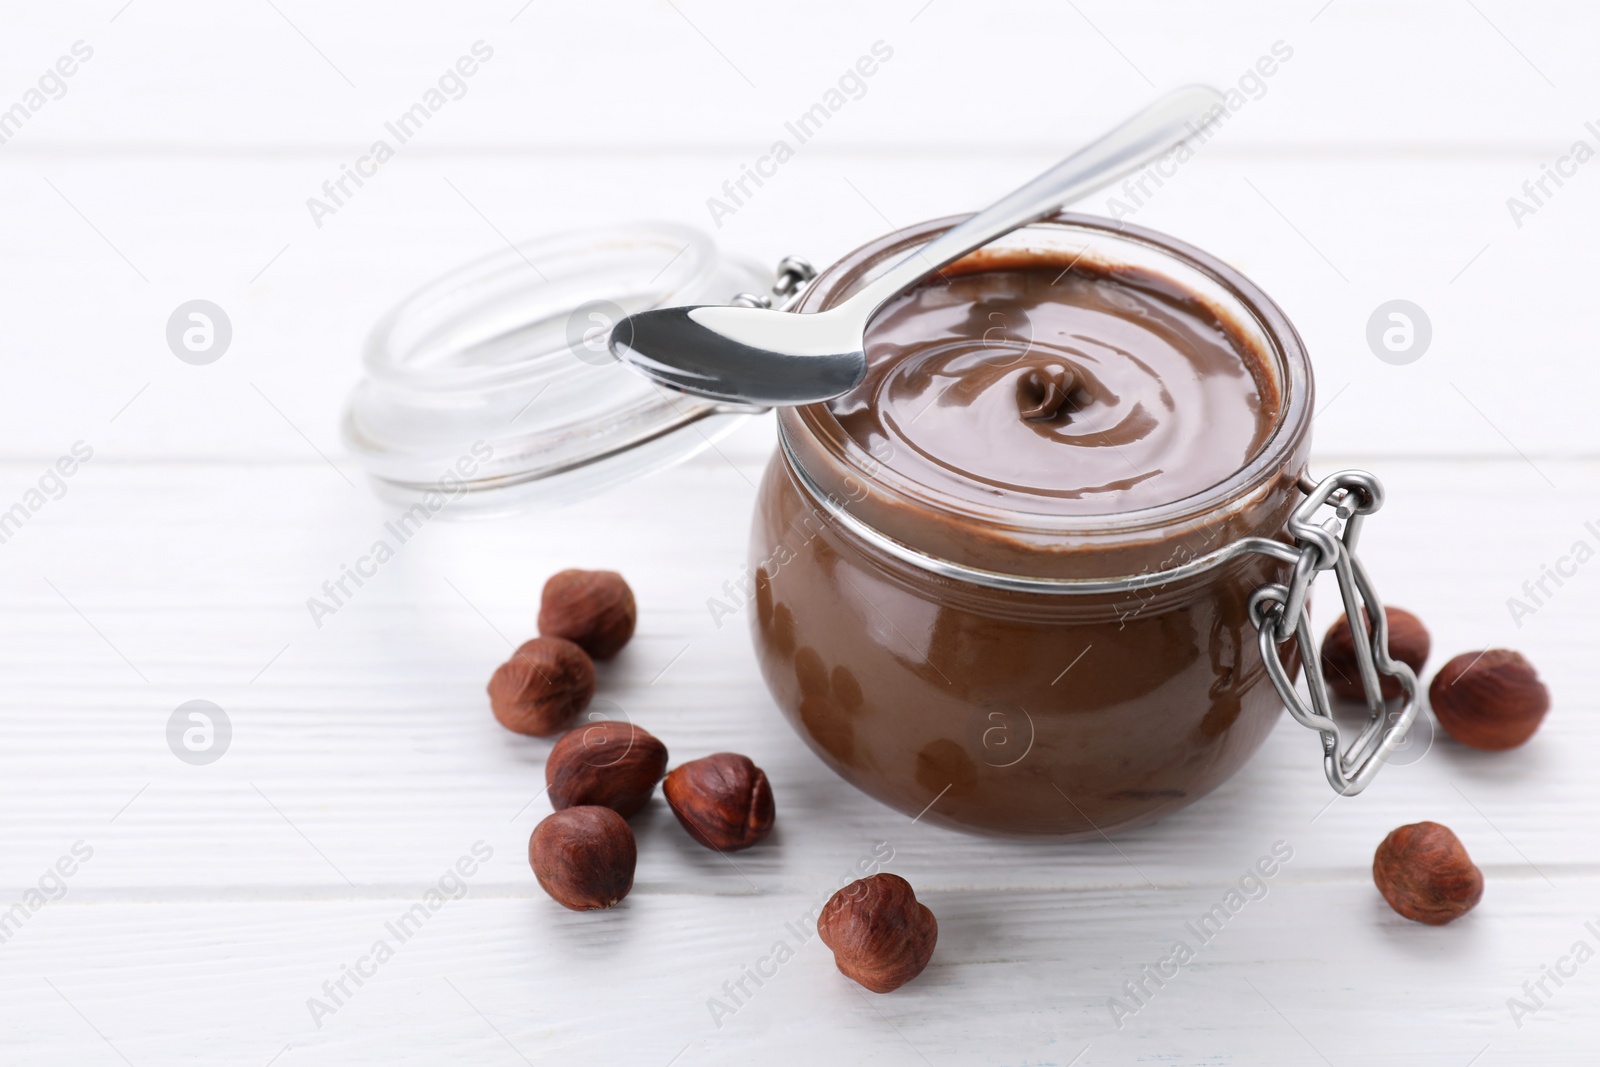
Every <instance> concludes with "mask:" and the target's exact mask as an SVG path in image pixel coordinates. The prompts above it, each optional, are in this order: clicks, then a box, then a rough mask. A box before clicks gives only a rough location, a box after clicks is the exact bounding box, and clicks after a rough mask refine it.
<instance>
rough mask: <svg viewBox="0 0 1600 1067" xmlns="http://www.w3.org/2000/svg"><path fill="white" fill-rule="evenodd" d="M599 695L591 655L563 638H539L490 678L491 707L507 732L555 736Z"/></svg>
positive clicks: (530, 642) (570, 723) (506, 662)
mask: <svg viewBox="0 0 1600 1067" xmlns="http://www.w3.org/2000/svg"><path fill="white" fill-rule="evenodd" d="M593 697H594V663H593V662H592V661H591V660H590V659H589V654H588V653H587V652H585V651H584V650H583V649H581V648H579V647H578V646H577V645H575V644H573V643H572V642H571V641H565V640H562V639H561V638H559V637H535V638H534V639H533V640H532V641H526V642H524V643H523V645H522V647H521V648H519V649H517V650H516V651H515V652H513V653H512V654H511V658H510V659H508V660H506V661H505V662H504V663H502V664H501V665H500V666H499V667H498V668H497V669H496V670H495V672H494V676H493V677H491V678H490V679H489V707H490V708H491V709H492V710H493V711H494V717H495V718H496V719H498V720H500V725H501V726H504V727H505V728H506V729H507V730H511V731H513V732H515V733H519V734H528V735H530V736H532V737H550V736H552V735H554V734H558V733H560V732H561V731H562V730H565V729H566V728H567V727H569V726H571V725H572V723H573V721H574V720H575V719H577V717H578V715H579V714H580V713H581V712H582V711H583V709H584V708H586V707H588V706H589V701H590V700H591V699H593Z"/></svg>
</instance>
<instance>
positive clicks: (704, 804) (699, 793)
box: [661, 752, 776, 852]
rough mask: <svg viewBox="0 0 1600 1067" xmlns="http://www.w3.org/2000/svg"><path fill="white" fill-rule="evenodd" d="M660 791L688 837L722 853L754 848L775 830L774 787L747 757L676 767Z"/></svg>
mask: <svg viewBox="0 0 1600 1067" xmlns="http://www.w3.org/2000/svg"><path fill="white" fill-rule="evenodd" d="M661 792H662V794H663V795H664V796H665V797H666V798H667V803H668V804H669V805H670V806H671V807H672V814H674V815H676V816H677V817H678V821H679V822H680V823H682V824H683V828H684V829H685V830H687V831H689V836H690V837H692V838H694V839H695V840H696V841H698V842H700V843H701V844H702V845H704V846H706V847H707V848H714V849H716V850H717V851H718V852H738V851H739V850H741V849H746V848H749V847H750V846H751V845H754V844H755V843H756V842H758V841H760V840H761V839H762V838H764V837H766V836H767V835H768V834H769V833H771V832H772V823H773V820H774V819H775V818H776V811H775V809H774V807H773V803H772V787H771V786H769V785H768V784H767V776H766V773H765V772H763V771H762V770H761V768H760V767H757V766H756V765H755V764H754V763H751V762H750V759H749V757H747V756H740V755H737V754H735V753H732V752H718V753H717V754H716V755H713V756H704V757H702V758H700V759H697V760H690V761H689V762H688V763H685V764H682V765H681V766H678V767H675V768H673V771H672V773H671V774H669V775H667V778H666V781H664V782H662V783H661Z"/></svg>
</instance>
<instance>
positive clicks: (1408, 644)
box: [1322, 608, 1550, 926]
mask: <svg viewBox="0 0 1600 1067" xmlns="http://www.w3.org/2000/svg"><path fill="white" fill-rule="evenodd" d="M1384 618H1385V620H1386V622H1387V630H1388V638H1389V644H1388V647H1389V655H1390V657H1391V658H1393V659H1396V660H1399V661H1400V662H1402V663H1404V664H1406V665H1407V666H1408V667H1410V668H1411V669H1412V670H1413V671H1416V672H1417V673H1418V674H1419V675H1420V674H1421V672H1422V666H1423V664H1424V663H1426V662H1427V660H1428V653H1429V652H1431V651H1432V647H1433V641H1432V638H1431V637H1430V636H1429V634H1428V630H1427V627H1425V626H1423V625H1422V620H1421V619H1419V618H1417V617H1416V616H1415V615H1413V614H1412V613H1411V612H1409V611H1404V610H1401V609H1400V608H1385V609H1384ZM1362 621H1363V622H1366V621H1367V620H1366V619H1363V620H1362ZM1322 673H1323V677H1324V679H1326V681H1327V683H1328V688H1329V689H1330V690H1332V691H1333V693H1334V695H1335V696H1338V697H1340V698H1342V699H1345V700H1353V701H1362V702H1364V701H1365V700H1366V695H1365V693H1364V692H1363V689H1362V685H1361V677H1360V673H1359V668H1358V667H1357V665H1356V651H1355V637H1354V634H1352V633H1351V630H1350V620H1349V619H1348V618H1347V617H1341V618H1340V619H1339V621H1338V622H1336V623H1334V625H1333V628H1332V629H1330V630H1329V631H1328V635H1327V637H1325V638H1324V639H1323V642H1322ZM1381 681H1382V693H1383V696H1384V697H1385V698H1394V697H1398V696H1400V695H1401V689H1400V685H1399V683H1398V682H1396V681H1395V680H1394V679H1393V678H1390V677H1388V676H1384V677H1383V678H1382V679H1381ZM1428 703H1429V704H1430V705H1431V706H1432V708H1433V717H1434V720H1435V721H1436V722H1438V724H1439V728H1440V729H1441V730H1443V731H1444V732H1445V733H1446V734H1447V735H1449V736H1450V737H1452V738H1454V739H1455V740H1456V741H1459V742H1460V743H1461V744H1463V745H1466V746H1468V747H1469V748H1476V749H1481V750H1483V751H1488V752H1501V751H1504V750H1506V749H1511V748H1516V747H1517V746H1518V745H1521V744H1523V743H1525V742H1526V741H1527V740H1528V739H1529V738H1530V737H1532V736H1533V735H1534V733H1535V732H1536V731H1537V730H1538V729H1539V725H1540V723H1542V722H1543V721H1544V717H1545V713H1546V712H1548V711H1549V710H1550V692H1549V690H1547V689H1546V688H1545V686H1544V683H1543V682H1541V681H1540V680H1539V676H1538V674H1537V673H1536V672H1535V671H1534V669H1533V665H1532V664H1530V663H1529V662H1528V661H1527V659H1525V658H1524V657H1523V656H1522V655H1521V654H1519V653H1517V652H1512V651H1510V650H1508V649H1503V648H1491V649H1487V650H1484V651H1481V652H1463V653H1462V654H1461V655H1459V656H1456V657H1455V658H1453V659H1451V660H1450V661H1449V662H1448V663H1446V664H1445V665H1444V666H1443V667H1441V668H1439V672H1438V673H1437V674H1435V675H1434V676H1433V681H1432V683H1431V684H1430V685H1429V686H1428ZM1372 878H1373V881H1374V882H1376V883H1377V886H1378V891H1379V892H1381V893H1382V894H1383V897H1384V899H1385V900H1387V901H1388V902H1389V906H1390V907H1392V908H1394V910H1395V911H1397V912H1399V913H1400V914H1401V915H1403V916H1405V917H1406V918H1407V919H1412V920H1414V921H1416V922H1420V923H1427V924H1429V925H1432V926H1442V925H1444V924H1445V923H1447V922H1450V921H1452V920H1454V919H1458V918H1460V917H1461V916H1463V915H1465V914H1466V913H1467V912H1469V911H1471V910H1472V909H1473V908H1474V907H1476V906H1477V904H1478V901H1479V900H1481V899H1482V898H1483V872H1482V871H1480V870H1478V868H1477V866H1476V865H1475V864H1474V863H1473V862H1472V859H1471V857H1470V856H1468V855H1467V850H1466V847H1465V846H1464V845H1462V843H1461V840H1460V839H1459V838H1458V837H1456V835H1455V834H1454V833H1453V832H1451V830H1450V829H1449V827H1446V826H1441V825H1440V824H1438V823H1436V822H1419V823H1412V824H1410V825H1408V826H1402V827H1400V828H1399V829H1397V830H1395V831H1394V832H1393V833H1391V834H1389V836H1388V837H1386V838H1384V839H1383V843H1382V844H1381V845H1379V846H1378V851H1377V854H1376V855H1375V856H1374V857H1373V860H1372Z"/></svg>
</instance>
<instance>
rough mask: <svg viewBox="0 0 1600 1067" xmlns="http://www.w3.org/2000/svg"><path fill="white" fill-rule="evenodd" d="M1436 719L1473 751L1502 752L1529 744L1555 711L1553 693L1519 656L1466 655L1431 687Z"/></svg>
mask: <svg viewBox="0 0 1600 1067" xmlns="http://www.w3.org/2000/svg"><path fill="white" fill-rule="evenodd" d="M1428 701H1429V703H1430V704H1432V705H1433V717H1434V718H1435V719H1437V720H1438V721H1439V726H1440V727H1441V728H1442V729H1443V730H1444V732H1445V733H1447V734H1449V735H1450V736H1451V737H1453V738H1455V739H1456V740H1457V741H1460V742H1461V743H1462V744H1463V745H1466V746H1468V747H1469V748H1479V749H1483V750H1485V751H1488V752H1500V751H1503V750H1505V749H1508V748H1516V747H1517V746H1518V745H1520V744H1522V743H1523V742H1525V741H1527V740H1528V738H1530V737H1532V736H1533V735H1534V734H1535V733H1536V732H1537V731H1538V729H1539V725H1540V724H1541V723H1543V722H1544V716H1545V713H1546V712H1548V711H1549V710H1550V691H1549V690H1548V689H1546V688H1545V687H1544V683H1543V682H1541V681H1539V675H1538V673H1537V672H1536V671H1534V669H1533V664H1531V663H1529V662H1528V661H1527V660H1526V659H1524V658H1523V657H1522V656H1521V655H1520V654H1519V653H1516V652H1512V651H1510V650H1508V649H1504V648H1491V649H1490V650H1489V651H1487V652H1483V653H1478V652H1463V653H1462V654H1461V655H1459V656H1457V657H1456V658H1455V659H1453V660H1451V661H1450V662H1449V663H1446V664H1445V665H1444V666H1443V667H1440V668H1439V673H1438V674H1436V675H1434V676H1433V684H1432V685H1430V686H1428Z"/></svg>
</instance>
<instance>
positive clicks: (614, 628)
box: [539, 570, 639, 659]
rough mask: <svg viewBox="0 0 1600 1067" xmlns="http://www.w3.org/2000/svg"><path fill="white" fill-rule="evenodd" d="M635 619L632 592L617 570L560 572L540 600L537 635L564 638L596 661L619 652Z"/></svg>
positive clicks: (636, 617) (637, 613) (548, 582)
mask: <svg viewBox="0 0 1600 1067" xmlns="http://www.w3.org/2000/svg"><path fill="white" fill-rule="evenodd" d="M638 618H639V609H638V608H637V607H636V606H635V605H634V602H633V590H632V589H629V588H628V583H627V582H625V581H623V580H622V575H620V574H618V573H617V572H616V571H577V570H569V571H562V572H561V573H560V574H555V575H552V576H551V577H550V580H549V581H547V582H545V583H544V595H543V596H541V597H540V598H539V632H540V633H541V634H544V635H546V636H548V637H565V638H566V639H567V640H568V641H572V642H574V643H575V644H577V645H578V646H579V647H581V648H582V649H583V650H584V651H585V652H587V653H589V655H591V656H593V657H594V658H595V659H610V658H611V657H612V656H615V655H616V654H617V653H618V652H621V651H622V646H623V645H625V644H627V643H628V638H630V637H632V636H633V625H634V623H635V622H637V621H638Z"/></svg>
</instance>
